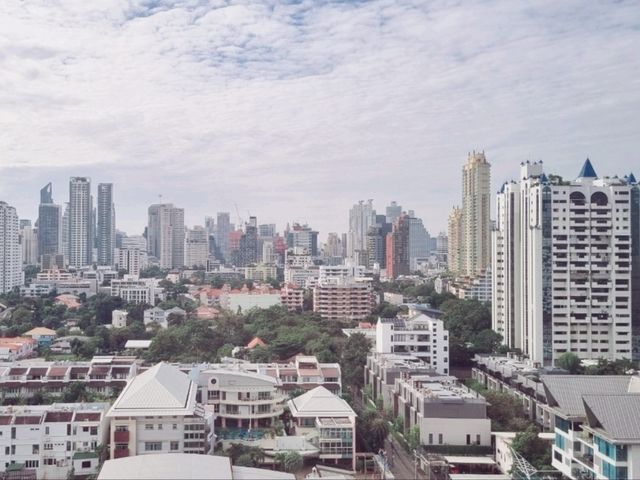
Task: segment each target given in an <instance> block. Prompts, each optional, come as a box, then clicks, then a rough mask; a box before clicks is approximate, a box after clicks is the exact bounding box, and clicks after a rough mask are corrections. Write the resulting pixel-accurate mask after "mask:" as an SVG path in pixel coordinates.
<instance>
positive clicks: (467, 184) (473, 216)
mask: <svg viewBox="0 0 640 480" xmlns="http://www.w3.org/2000/svg"><path fill="white" fill-rule="evenodd" d="M490 215H491V165H490V164H489V163H488V162H487V159H486V158H485V155H484V152H475V151H474V152H473V153H470V154H469V157H468V159H467V163H466V164H465V165H464V167H463V168H462V249H461V254H462V261H461V264H462V265H461V266H462V273H463V274H464V275H468V276H474V275H478V274H480V273H481V272H482V271H483V270H484V269H486V268H487V267H489V266H490V263H491V216H490Z"/></svg>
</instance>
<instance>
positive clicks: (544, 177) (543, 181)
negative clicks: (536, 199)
mask: <svg viewBox="0 0 640 480" xmlns="http://www.w3.org/2000/svg"><path fill="white" fill-rule="evenodd" d="M540 183H549V179H548V178H547V176H546V175H545V174H544V173H541V174H540Z"/></svg>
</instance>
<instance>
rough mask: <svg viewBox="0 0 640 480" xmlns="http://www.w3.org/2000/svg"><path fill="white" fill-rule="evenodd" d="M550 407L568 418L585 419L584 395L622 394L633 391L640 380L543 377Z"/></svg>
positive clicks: (630, 378)
mask: <svg viewBox="0 0 640 480" xmlns="http://www.w3.org/2000/svg"><path fill="white" fill-rule="evenodd" d="M540 379H541V380H542V383H543V385H544V389H545V393H546V397H547V402H548V404H549V406H551V407H556V408H557V409H558V410H559V411H560V412H561V413H563V414H564V415H566V416H567V417H584V416H585V411H584V404H583V402H582V397H583V396H584V395H598V394H599V395H607V394H621V393H627V392H629V391H633V389H634V388H637V387H638V385H640V379H639V378H637V377H632V376H629V375H542V376H541V377H540Z"/></svg>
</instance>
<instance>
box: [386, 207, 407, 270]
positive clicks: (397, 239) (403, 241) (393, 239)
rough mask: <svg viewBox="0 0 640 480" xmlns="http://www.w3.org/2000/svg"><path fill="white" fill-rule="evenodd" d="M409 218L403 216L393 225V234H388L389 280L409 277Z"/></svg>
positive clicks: (387, 265)
mask: <svg viewBox="0 0 640 480" xmlns="http://www.w3.org/2000/svg"><path fill="white" fill-rule="evenodd" d="M409 218H410V217H409V216H407V215H406V214H404V213H403V214H401V215H400V216H399V217H398V218H397V219H396V221H395V222H394V224H393V229H392V231H391V233H389V234H387V251H386V254H387V262H386V268H387V270H386V272H387V278H397V277H398V276H400V275H409V274H410V273H411V265H410V264H409V259H410V256H409V228H410V227H409Z"/></svg>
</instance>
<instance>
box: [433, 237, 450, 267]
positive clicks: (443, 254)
mask: <svg viewBox="0 0 640 480" xmlns="http://www.w3.org/2000/svg"><path fill="white" fill-rule="evenodd" d="M435 241H436V261H437V262H438V264H439V265H444V266H446V265H447V262H448V257H449V238H448V237H447V234H446V233H445V232H440V233H439V234H438V236H437V237H436V238H435Z"/></svg>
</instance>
